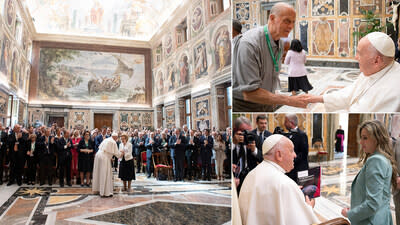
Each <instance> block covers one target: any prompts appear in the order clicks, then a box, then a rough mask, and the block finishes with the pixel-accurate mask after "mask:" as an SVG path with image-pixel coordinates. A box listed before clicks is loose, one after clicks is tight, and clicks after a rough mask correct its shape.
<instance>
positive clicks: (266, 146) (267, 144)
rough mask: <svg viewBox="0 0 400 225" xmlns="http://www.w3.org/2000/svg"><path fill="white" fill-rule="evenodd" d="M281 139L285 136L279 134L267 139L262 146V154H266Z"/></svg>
mask: <svg viewBox="0 0 400 225" xmlns="http://www.w3.org/2000/svg"><path fill="white" fill-rule="evenodd" d="M283 137H285V136H283V135H281V134H273V135H271V136H269V137H267V138H266V139H265V141H264V143H263V145H262V154H263V155H265V154H267V153H268V152H269V151H270V150H271V149H272V148H273V147H274V146H275V145H276V144H277V143H278V142H279V140H281V138H283Z"/></svg>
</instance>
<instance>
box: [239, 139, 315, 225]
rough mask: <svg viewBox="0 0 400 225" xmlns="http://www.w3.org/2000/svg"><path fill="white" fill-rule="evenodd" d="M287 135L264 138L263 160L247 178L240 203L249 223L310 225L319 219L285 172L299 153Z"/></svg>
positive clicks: (312, 202) (243, 218)
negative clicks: (295, 150)
mask: <svg viewBox="0 0 400 225" xmlns="http://www.w3.org/2000/svg"><path fill="white" fill-rule="evenodd" d="M293 148H294V147H293V143H292V142H291V141H290V140H289V139H288V138H287V137H285V136H283V135H280V134H273V135H271V136H269V137H268V138H267V139H265V141H264V143H263V146H262V149H263V157H264V161H263V162H262V163H260V164H259V165H258V166H257V167H256V168H255V169H253V170H252V171H251V172H250V173H249V174H248V175H247V177H246V178H245V180H244V182H243V185H242V188H241V191H240V195H239V207H240V214H241V217H242V223H243V224H248V225H250V224H251V225H258V224H266V225H284V224H296V225H309V224H313V223H319V221H318V219H317V217H316V216H315V214H314V212H313V209H312V207H313V206H314V204H315V202H314V200H312V201H310V199H309V198H308V197H304V194H303V193H302V191H301V190H300V188H299V187H298V186H297V184H296V183H295V182H294V181H293V180H292V179H290V178H289V177H288V176H286V175H285V172H289V171H290V170H292V169H293V167H294V163H293V160H294V158H295V157H296V153H295V152H294V149H293Z"/></svg>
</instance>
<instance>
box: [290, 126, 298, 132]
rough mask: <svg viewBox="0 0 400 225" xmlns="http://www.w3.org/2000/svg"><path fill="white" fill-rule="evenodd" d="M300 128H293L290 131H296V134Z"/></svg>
mask: <svg viewBox="0 0 400 225" xmlns="http://www.w3.org/2000/svg"><path fill="white" fill-rule="evenodd" d="M298 128H299V127H295V128H293V129H290V131H292V132H293V131H294V132H297V129H298Z"/></svg>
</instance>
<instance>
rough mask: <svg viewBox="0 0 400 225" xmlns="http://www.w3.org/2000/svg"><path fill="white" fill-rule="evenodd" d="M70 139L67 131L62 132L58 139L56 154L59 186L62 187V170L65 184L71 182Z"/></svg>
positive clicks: (69, 184)
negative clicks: (62, 135)
mask: <svg viewBox="0 0 400 225" xmlns="http://www.w3.org/2000/svg"><path fill="white" fill-rule="evenodd" d="M71 148H72V140H71V139H70V138H69V131H68V130H66V131H65V132H64V137H62V138H59V139H58V143H57V150H58V152H57V155H58V168H59V171H60V176H59V178H60V187H64V172H66V176H67V185H68V186H72V184H71V161H72V154H71Z"/></svg>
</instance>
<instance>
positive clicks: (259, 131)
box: [251, 115, 271, 162]
mask: <svg viewBox="0 0 400 225" xmlns="http://www.w3.org/2000/svg"><path fill="white" fill-rule="evenodd" d="M256 123H257V128H256V129H254V130H252V131H251V132H252V133H253V134H255V135H256V137H257V139H256V147H257V149H259V150H260V151H257V160H258V162H262V161H263V156H262V145H263V143H264V140H265V139H266V138H267V137H269V136H270V135H271V132H269V131H268V130H267V125H268V123H267V117H266V116H265V115H258V116H257V118H256Z"/></svg>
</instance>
